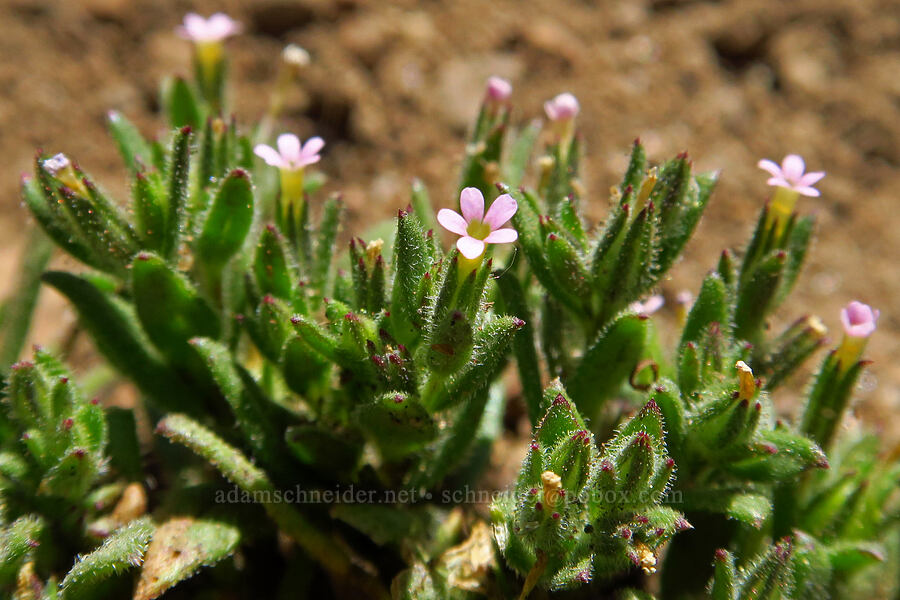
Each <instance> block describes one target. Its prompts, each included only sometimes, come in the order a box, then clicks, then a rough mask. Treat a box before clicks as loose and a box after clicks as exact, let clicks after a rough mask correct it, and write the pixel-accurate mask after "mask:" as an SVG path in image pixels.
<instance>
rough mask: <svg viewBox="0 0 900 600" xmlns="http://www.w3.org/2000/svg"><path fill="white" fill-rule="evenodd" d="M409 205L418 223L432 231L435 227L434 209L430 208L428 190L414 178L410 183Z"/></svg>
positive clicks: (420, 181) (419, 180)
mask: <svg viewBox="0 0 900 600" xmlns="http://www.w3.org/2000/svg"><path fill="white" fill-rule="evenodd" d="M410 196H411V204H412V208H413V213H415V215H416V218H417V219H419V223H421V224H422V227H424V228H425V229H434V228H435V227H436V226H437V221H436V220H435V217H434V215H435V212H434V208H432V206H431V198H430V197H429V195H428V188H427V187H425V184H424V183H423V182H422V180H421V179H419V178H415V179H413V182H412V192H411V194H410Z"/></svg>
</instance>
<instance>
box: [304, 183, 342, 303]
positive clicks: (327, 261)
mask: <svg viewBox="0 0 900 600" xmlns="http://www.w3.org/2000/svg"><path fill="white" fill-rule="evenodd" d="M343 212H344V203H343V202H342V201H341V199H340V197H339V196H331V197H329V198H328V200H326V201H325V204H324V205H323V206H322V218H321V220H320V222H319V236H318V239H317V240H316V256H315V261H314V262H313V265H314V268H313V271H312V277H311V280H312V285H313V289H316V290H319V291H320V293H322V294H325V293H326V289H327V284H328V275H329V273H330V272H331V263H332V260H333V259H334V254H335V240H336V239H337V234H338V229H339V228H340V224H341V216H342V215H343Z"/></svg>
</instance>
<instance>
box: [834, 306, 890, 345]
mask: <svg viewBox="0 0 900 600" xmlns="http://www.w3.org/2000/svg"><path fill="white" fill-rule="evenodd" d="M880 314H881V313H880V312H879V311H877V310H874V309H873V308H872V307H871V306H869V305H868V304H863V303H862V302H857V301H856V300H854V301H852V302H851V303H850V304H848V305H847V306H846V307H844V308H843V309H841V324H843V326H844V333H846V334H847V335H848V336H850V337H856V338H867V337H869V336H870V335H872V333H874V332H875V324H876V322H877V321H878V316H879V315H880Z"/></svg>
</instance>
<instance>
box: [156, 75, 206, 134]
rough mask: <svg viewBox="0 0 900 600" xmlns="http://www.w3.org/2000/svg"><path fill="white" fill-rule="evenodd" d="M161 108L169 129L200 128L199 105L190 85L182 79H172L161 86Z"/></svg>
mask: <svg viewBox="0 0 900 600" xmlns="http://www.w3.org/2000/svg"><path fill="white" fill-rule="evenodd" d="M163 106H164V107H165V110H166V112H167V113H168V116H169V125H170V126H171V127H175V128H181V127H185V126H187V127H193V128H198V127H199V126H200V123H201V121H202V119H201V116H200V115H201V111H200V106H199V103H198V101H197V98H196V96H195V95H194V91H193V90H192V89H191V86H190V84H188V82H187V81H185V80H184V78H183V77H174V78H172V79H170V80H168V81H166V82H165V83H164V84H163Z"/></svg>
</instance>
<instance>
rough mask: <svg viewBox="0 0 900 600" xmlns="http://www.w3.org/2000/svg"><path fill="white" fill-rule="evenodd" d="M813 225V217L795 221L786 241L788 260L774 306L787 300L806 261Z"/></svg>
mask: <svg viewBox="0 0 900 600" xmlns="http://www.w3.org/2000/svg"><path fill="white" fill-rule="evenodd" d="M815 224H816V223H815V219H814V218H813V217H803V218H802V219H797V221H796V222H795V223H794V224H793V227H792V228H791V232H790V234H789V236H788V240H787V250H788V259H787V263H786V264H785V265H784V272H783V273H782V276H781V285H780V286H779V288H778V294H777V295H776V298H775V306H777V305H779V304H781V303H782V302H783V301H784V299H785V298H787V296H788V294H790V293H791V290H792V289H793V288H794V284H795V283H796V282H797V277H798V276H799V275H800V269H801V268H803V261H804V260H805V259H806V252H807V250H808V249H809V242H810V240H811V239H812V234H813V228H814V227H815Z"/></svg>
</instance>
